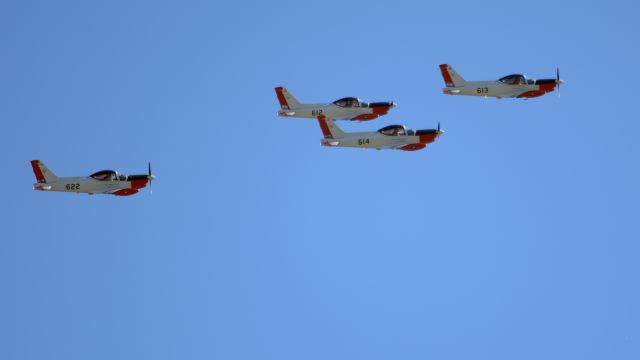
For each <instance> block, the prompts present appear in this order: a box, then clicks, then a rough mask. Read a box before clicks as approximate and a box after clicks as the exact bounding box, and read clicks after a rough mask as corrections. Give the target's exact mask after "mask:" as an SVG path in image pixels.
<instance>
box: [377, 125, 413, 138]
mask: <svg viewBox="0 0 640 360" xmlns="http://www.w3.org/2000/svg"><path fill="white" fill-rule="evenodd" d="M378 132H379V133H380V134H382V135H387V136H401V135H408V134H410V133H413V130H407V129H406V128H405V127H404V125H389V126H385V127H383V128H382V129H380V130H378Z"/></svg>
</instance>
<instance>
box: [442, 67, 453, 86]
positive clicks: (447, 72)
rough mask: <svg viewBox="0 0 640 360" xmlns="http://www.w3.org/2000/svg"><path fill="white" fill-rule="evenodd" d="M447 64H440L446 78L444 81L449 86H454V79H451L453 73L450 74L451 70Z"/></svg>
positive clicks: (443, 76)
mask: <svg viewBox="0 0 640 360" xmlns="http://www.w3.org/2000/svg"><path fill="white" fill-rule="evenodd" d="M447 67H448V65H447V64H441V65H440V72H441V73H442V78H443V79H444V83H445V84H446V85H447V87H454V86H455V85H454V84H453V80H452V79H451V75H450V74H449V70H448V69H447Z"/></svg>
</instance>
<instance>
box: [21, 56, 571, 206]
mask: <svg viewBox="0 0 640 360" xmlns="http://www.w3.org/2000/svg"><path fill="white" fill-rule="evenodd" d="M440 72H441V73H442V78H443V80H444V82H445V85H446V87H445V88H443V89H442V92H443V93H444V94H448V95H467V96H481V97H484V98H488V97H495V98H498V99H501V98H524V99H529V98H535V97H539V96H542V95H545V94H547V93H550V92H552V91H554V90H555V89H556V88H557V89H558V91H560V84H562V83H563V81H562V80H561V79H560V70H559V69H556V77H555V79H538V80H536V79H530V78H528V77H526V76H525V75H522V74H512V75H507V76H504V77H502V78H500V79H498V80H486V81H466V80H465V79H464V78H463V77H462V76H460V74H458V72H456V71H455V70H454V69H453V67H451V65H448V64H441V65H440ZM275 91H276V96H277V98H278V102H279V103H280V110H279V111H278V116H283V117H296V118H315V119H317V120H318V124H319V125H320V130H321V131H322V135H323V138H322V139H321V140H320V144H321V145H322V146H330V147H353V148H365V149H377V150H383V149H393V150H404V151H416V150H421V149H424V148H425V147H426V146H427V145H428V144H431V143H433V142H434V141H436V139H438V137H439V136H440V135H442V134H443V133H444V131H442V130H441V129H440V123H439V122H438V127H437V128H436V129H426V130H411V129H407V128H406V127H405V126H404V125H388V126H385V127H383V128H381V129H379V130H377V131H364V132H344V131H343V130H342V129H341V128H340V127H339V126H338V125H337V123H336V120H350V121H370V120H374V119H377V118H379V117H381V116H384V115H387V114H388V113H389V111H390V110H391V109H393V108H394V107H396V103H395V102H393V101H384V102H366V101H362V100H360V99H358V98H355V97H344V98H341V99H338V100H336V101H333V102H331V103H316V104H303V103H301V102H299V101H298V99H296V98H295V97H294V96H293V95H291V93H290V92H289V91H288V90H287V89H285V88H284V87H282V86H279V87H276V88H275ZM31 166H32V168H33V172H34V174H35V177H36V180H37V182H36V183H35V184H34V185H33V189H34V190H40V191H59V192H73V193H86V194H89V195H93V194H110V195H116V196H129V195H134V194H136V193H138V191H139V190H140V189H142V188H144V187H146V186H147V185H149V186H151V182H152V181H153V180H154V179H155V176H154V175H152V174H151V163H149V167H148V172H147V174H143V175H124V174H120V173H118V172H117V171H115V170H102V171H98V172H96V173H93V174H91V175H89V176H74V177H58V176H56V175H55V174H54V173H53V172H52V171H51V170H50V169H49V168H47V166H46V165H45V164H44V163H43V162H42V161H40V160H32V161H31Z"/></svg>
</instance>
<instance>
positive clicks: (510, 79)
mask: <svg viewBox="0 0 640 360" xmlns="http://www.w3.org/2000/svg"><path fill="white" fill-rule="evenodd" d="M498 81H500V82H501V83H504V84H507V85H527V84H528V85H533V84H535V83H536V81H535V80H533V79H528V78H527V77H526V76H525V75H522V74H512V75H507V76H505V77H503V78H501V79H500V80H498Z"/></svg>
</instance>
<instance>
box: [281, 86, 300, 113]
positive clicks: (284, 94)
mask: <svg viewBox="0 0 640 360" xmlns="http://www.w3.org/2000/svg"><path fill="white" fill-rule="evenodd" d="M276 95H278V101H279V102H280V107H281V108H282V109H291V108H297V107H299V106H300V102H299V101H298V99H296V98H295V97H293V95H291V94H290V93H289V92H288V91H287V89H285V88H284V87H282V86H278V87H277V88H276Z"/></svg>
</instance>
